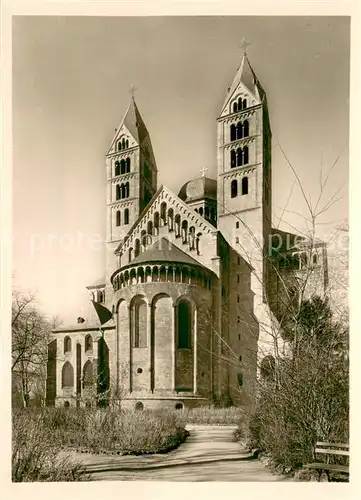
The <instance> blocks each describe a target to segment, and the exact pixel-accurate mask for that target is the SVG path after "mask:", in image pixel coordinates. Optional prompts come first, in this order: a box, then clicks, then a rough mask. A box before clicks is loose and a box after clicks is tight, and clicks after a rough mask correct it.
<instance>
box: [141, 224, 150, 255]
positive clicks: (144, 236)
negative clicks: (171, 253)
mask: <svg viewBox="0 0 361 500" xmlns="http://www.w3.org/2000/svg"><path fill="white" fill-rule="evenodd" d="M147 242H148V240H147V231H146V230H145V229H143V231H142V232H141V233H140V243H141V245H142V252H144V250H145V248H146V246H147Z"/></svg>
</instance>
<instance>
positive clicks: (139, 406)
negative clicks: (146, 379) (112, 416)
mask: <svg viewBox="0 0 361 500" xmlns="http://www.w3.org/2000/svg"><path fill="white" fill-rule="evenodd" d="M135 410H136V411H142V410H144V405H143V403H142V402H141V401H137V402H136V403H135Z"/></svg>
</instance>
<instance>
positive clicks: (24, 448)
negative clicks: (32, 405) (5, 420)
mask: <svg viewBox="0 0 361 500" xmlns="http://www.w3.org/2000/svg"><path fill="white" fill-rule="evenodd" d="M47 417H48V415H47V413H46V412H33V411H31V410H22V411H17V412H15V413H14V414H13V435H12V442H13V446H12V480H13V481H14V482H29V481H86V480H89V477H88V476H87V475H86V474H84V469H83V467H82V466H81V465H80V464H79V463H75V462H72V461H71V460H70V459H69V457H67V456H63V457H60V456H59V452H60V450H61V443H60V442H59V440H58V438H57V436H56V435H55V433H53V432H52V431H51V428H50V427H49V426H48V425H47Z"/></svg>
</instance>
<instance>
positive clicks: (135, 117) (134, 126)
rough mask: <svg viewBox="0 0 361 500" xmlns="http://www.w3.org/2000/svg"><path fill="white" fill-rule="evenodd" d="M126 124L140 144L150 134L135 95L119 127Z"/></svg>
mask: <svg viewBox="0 0 361 500" xmlns="http://www.w3.org/2000/svg"><path fill="white" fill-rule="evenodd" d="M123 124H124V125H125V126H126V127H127V129H128V130H129V132H130V133H131V134H132V136H133V137H134V139H135V140H136V141H138V143H139V144H140V143H141V142H142V141H143V140H144V139H145V138H146V137H147V135H148V130H147V127H146V126H145V124H144V122H143V120H142V117H141V116H140V113H139V109H138V107H137V105H136V103H135V99H134V97H132V98H131V100H130V104H129V106H128V109H127V111H126V112H125V115H124V117H123V120H122V122H121V124H120V126H119V127H118V130H119V129H120V127H121V126H122V125H123Z"/></svg>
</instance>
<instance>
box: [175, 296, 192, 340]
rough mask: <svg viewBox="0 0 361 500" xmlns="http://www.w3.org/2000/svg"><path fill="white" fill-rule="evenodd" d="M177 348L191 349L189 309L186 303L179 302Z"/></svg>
mask: <svg viewBox="0 0 361 500" xmlns="http://www.w3.org/2000/svg"><path fill="white" fill-rule="evenodd" d="M177 326H178V348H179V349H190V347H191V327H192V325H191V308H190V305H189V303H188V302H187V301H185V300H181V301H180V302H179V303H178V305H177Z"/></svg>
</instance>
